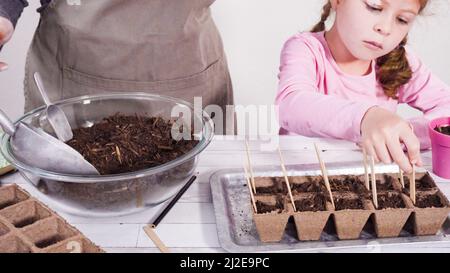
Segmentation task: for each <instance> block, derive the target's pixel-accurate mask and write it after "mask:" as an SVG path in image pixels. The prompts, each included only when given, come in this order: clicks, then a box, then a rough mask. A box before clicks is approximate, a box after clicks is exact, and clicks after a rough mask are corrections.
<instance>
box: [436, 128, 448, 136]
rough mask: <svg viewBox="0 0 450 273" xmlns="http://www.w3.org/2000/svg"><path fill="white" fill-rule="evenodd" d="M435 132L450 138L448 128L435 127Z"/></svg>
mask: <svg viewBox="0 0 450 273" xmlns="http://www.w3.org/2000/svg"><path fill="white" fill-rule="evenodd" d="M434 130H435V131H437V132H439V133H441V134H445V135H449V136H450V126H436V128H434Z"/></svg>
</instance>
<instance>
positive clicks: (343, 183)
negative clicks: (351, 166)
mask: <svg viewBox="0 0 450 273" xmlns="http://www.w3.org/2000/svg"><path fill="white" fill-rule="evenodd" d="M330 187H331V191H333V192H354V193H357V194H359V195H362V196H364V197H365V198H366V197H368V194H369V191H368V190H367V188H366V186H365V185H364V182H363V181H361V179H359V178H358V177H356V176H347V177H345V179H344V180H342V179H331V180H330Z"/></svg>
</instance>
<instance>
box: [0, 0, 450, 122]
mask: <svg viewBox="0 0 450 273" xmlns="http://www.w3.org/2000/svg"><path fill="white" fill-rule="evenodd" d="M84 1H87V0H84ZM89 1H95V0H89ZM180 1H188V0H180ZM352 1H355V0H352ZM29 2H30V6H29V7H28V8H27V9H26V10H25V12H24V14H23V15H22V18H21V19H20V21H19V24H18V26H17V28H16V31H15V33H14V36H13V39H12V40H11V41H10V42H9V43H8V44H7V45H6V46H5V47H4V48H3V51H2V52H1V53H0V59H1V60H4V61H6V62H8V63H9V65H10V68H9V70H7V71H5V72H1V73H0V108H1V109H3V110H4V111H5V112H6V113H7V114H9V115H10V116H11V118H14V119H16V118H18V117H20V115H21V114H22V113H23V104H24V99H23V83H22V82H23V72H24V65H25V55H26V51H27V49H28V46H29V43H30V41H31V38H32V35H33V33H34V30H35V28H36V26H37V22H38V14H37V13H36V8H37V7H38V2H39V1H37V0H29ZM431 2H432V5H431V6H430V9H429V11H428V14H430V13H433V14H432V15H425V16H422V17H421V18H420V19H419V20H418V21H417V23H416V26H415V27H414V30H413V32H412V33H411V39H410V44H411V45H412V46H413V47H414V49H415V50H416V52H417V53H418V54H420V57H421V58H422V60H423V61H424V62H425V63H426V64H427V65H428V66H429V67H431V68H432V69H433V71H434V72H435V73H436V74H437V75H438V76H439V77H441V78H442V79H443V80H444V81H445V82H446V83H448V84H450V69H449V67H450V52H449V50H450V30H449V26H450V16H449V15H450V3H449V2H450V1H449V0H431ZM322 4H323V1H322V0H217V1H216V3H215V4H214V5H213V7H212V11H213V15H214V17H215V19H216V23H217V25H218V27H219V29H220V31H221V33H222V38H223V41H224V44H225V48H226V52H227V55H228V62H229V65H230V70H231V74H232V77H233V85H234V92H235V100H236V104H241V105H248V104H262V105H270V104H272V103H273V100H274V97H275V93H276V89H277V73H278V65H279V54H280V50H281V48H282V46H283V43H284V41H286V40H287V39H288V38H289V36H291V35H293V34H294V33H296V32H298V31H304V30H309V29H310V28H311V26H312V25H313V24H314V23H315V22H316V21H317V20H318V18H319V16H320V9H321V7H322ZM400 112H401V114H402V115H403V116H412V115H416V114H417V113H416V112H415V111H412V110H410V109H408V108H407V107H401V108H400Z"/></svg>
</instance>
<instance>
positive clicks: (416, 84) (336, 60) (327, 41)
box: [276, 0, 450, 173]
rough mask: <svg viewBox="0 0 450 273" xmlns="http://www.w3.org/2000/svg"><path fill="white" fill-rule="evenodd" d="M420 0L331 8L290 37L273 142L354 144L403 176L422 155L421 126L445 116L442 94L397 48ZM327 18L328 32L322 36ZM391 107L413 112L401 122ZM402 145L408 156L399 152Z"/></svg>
mask: <svg viewBox="0 0 450 273" xmlns="http://www.w3.org/2000/svg"><path fill="white" fill-rule="evenodd" d="M427 2H428V1H427V0H331V1H329V2H328V3H327V4H326V5H325V6H324V8H323V14H322V18H321V20H320V22H319V23H318V24H317V25H316V26H315V27H314V28H313V30H312V32H306V33H301V34H297V35H295V36H293V37H291V38H290V39H289V40H288V41H287V42H286V44H285V46H284V48H283V50H282V53H281V65H280V74H279V79H280V83H279V90H278V94H277V97H276V104H277V105H278V106H279V119H280V125H281V131H280V134H301V135H305V136H310V137H328V138H336V139H345V140H349V141H354V142H356V143H358V144H359V145H361V146H362V147H363V148H365V149H366V151H367V153H368V154H370V155H373V156H374V158H375V160H376V161H377V162H378V161H382V162H384V163H391V162H392V161H395V163H397V164H398V165H399V166H400V167H401V168H402V169H403V170H404V171H405V172H407V173H410V172H411V171H412V164H415V165H418V166H421V165H422V160H421V158H420V149H421V148H422V149H426V148H429V147H430V140H429V137H428V129H427V126H428V123H429V121H430V120H431V119H433V118H436V117H441V116H450V88H449V86H447V85H445V84H444V83H443V82H442V81H440V80H439V79H438V78H437V77H436V76H434V75H433V74H432V73H431V71H430V70H429V69H428V68H426V67H425V66H424V65H423V63H422V62H421V61H420V60H419V59H418V58H417V57H416V56H415V55H414V54H413V53H412V52H411V50H409V49H408V48H406V47H405V45H406V42H407V35H408V32H409V30H410V29H411V27H412V25H413V22H414V20H415V18H416V17H417V16H418V15H419V14H420V13H421V12H422V11H423V9H424V8H425V6H426V5H427ZM332 11H335V13H336V19H335V22H334V25H333V26H332V28H331V29H330V30H329V31H324V30H325V22H326V20H327V18H328V17H329V15H330V14H331V12H332ZM399 103H407V104H409V105H410V106H412V107H414V108H416V109H419V110H421V111H422V112H423V113H424V116H423V117H420V118H415V119H413V120H409V121H405V120H404V119H402V118H401V117H399V116H398V115H396V114H395V112H396V108H397V105H398V104H399ZM402 144H404V145H405V147H406V149H407V151H408V153H407V155H405V153H404V152H403V147H402Z"/></svg>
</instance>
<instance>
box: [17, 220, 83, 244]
mask: <svg viewBox="0 0 450 273" xmlns="http://www.w3.org/2000/svg"><path fill="white" fill-rule="evenodd" d="M23 233H24V234H25V236H27V237H28V238H29V239H30V240H31V241H32V242H33V243H34V244H35V245H36V247H38V248H46V247H48V246H51V245H54V244H56V243H58V242H61V241H63V240H65V239H68V238H70V237H72V236H75V235H76V234H77V233H76V231H75V230H74V229H73V228H71V227H70V226H69V225H68V224H67V223H65V222H64V221H62V220H60V219H58V218H54V217H51V218H47V219H45V220H42V221H39V222H37V223H35V224H34V225H31V226H28V227H26V228H25V229H24V232H23Z"/></svg>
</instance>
